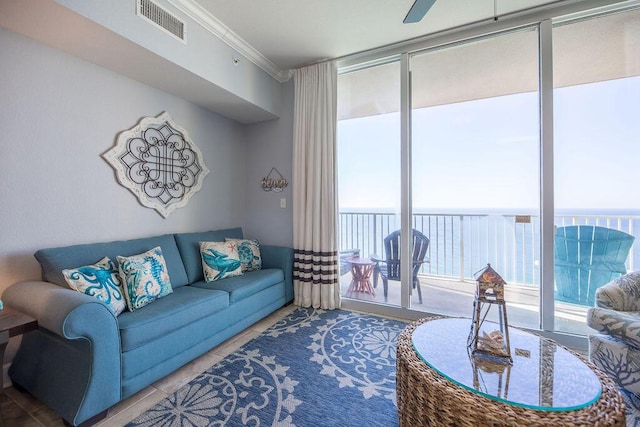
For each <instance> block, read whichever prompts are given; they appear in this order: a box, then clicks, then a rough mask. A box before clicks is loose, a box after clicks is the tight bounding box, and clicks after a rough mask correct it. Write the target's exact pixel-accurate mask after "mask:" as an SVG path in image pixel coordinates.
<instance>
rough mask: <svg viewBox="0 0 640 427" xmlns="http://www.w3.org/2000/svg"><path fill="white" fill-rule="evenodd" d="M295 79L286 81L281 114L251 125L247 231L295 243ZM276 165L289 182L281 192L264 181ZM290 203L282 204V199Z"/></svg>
mask: <svg viewBox="0 0 640 427" xmlns="http://www.w3.org/2000/svg"><path fill="white" fill-rule="evenodd" d="M293 101H294V86H293V79H292V80H290V81H289V82H287V83H283V85H282V111H281V114H280V118H279V119H277V120H271V121H268V122H262V123H257V124H253V125H250V126H247V129H246V141H247V190H246V193H247V204H246V213H245V225H244V233H245V235H247V236H254V237H255V238H257V239H258V240H259V241H261V242H268V243H271V244H277V245H284V246H292V245H293V210H292V207H293V206H292V205H293V203H292V194H293V187H294V186H295V183H294V182H293V176H292V175H293V104H294V102H293ZM272 167H275V168H276V169H277V170H278V171H279V172H280V173H281V174H282V175H283V176H284V177H285V178H286V180H287V181H288V182H289V185H288V186H287V187H286V188H285V189H284V191H282V192H280V193H274V192H271V191H263V190H262V187H261V186H260V183H261V181H262V178H263V177H264V176H266V175H267V174H268V173H269V171H270V170H271V168H272ZM281 198H284V199H285V200H286V205H287V207H286V208H284V209H282V208H281V207H280V199H281Z"/></svg>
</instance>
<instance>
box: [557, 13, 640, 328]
mask: <svg viewBox="0 0 640 427" xmlns="http://www.w3.org/2000/svg"><path fill="white" fill-rule="evenodd" d="M639 46H640V10H634V11H629V12H621V13H614V14H611V15H607V16H603V17H596V18H592V19H586V20H580V21H576V22H572V23H568V24H562V25H557V26H555V27H554V30H553V65H554V66H553V75H554V92H553V97H554V128H555V129H554V147H555V148H554V169H555V170H554V182H555V188H554V194H555V225H556V233H555V236H554V241H555V262H554V267H555V270H554V271H555V329H556V330H557V331H560V332H569V333H578V334H588V333H592V331H591V330H590V329H589V328H588V327H587V326H586V312H587V309H588V308H589V307H590V306H593V305H594V295H595V291H596V290H597V289H598V288H599V287H601V286H602V285H604V284H605V283H607V282H608V281H610V280H612V279H614V278H616V277H618V276H620V275H621V274H624V273H625V272H627V271H631V270H637V269H638V268H639V267H640V246H639V245H640V239H637V236H636V235H637V233H638V230H640V191H637V190H636V188H635V187H636V183H637V182H640V169H639V168H638V167H637V159H638V158H640V120H638V112H639V111H640V48H639Z"/></svg>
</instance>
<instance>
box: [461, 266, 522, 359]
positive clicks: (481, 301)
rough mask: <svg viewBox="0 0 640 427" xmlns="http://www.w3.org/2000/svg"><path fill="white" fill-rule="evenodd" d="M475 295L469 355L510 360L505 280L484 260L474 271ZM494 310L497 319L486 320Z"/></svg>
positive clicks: (468, 342)
mask: <svg viewBox="0 0 640 427" xmlns="http://www.w3.org/2000/svg"><path fill="white" fill-rule="evenodd" d="M474 277H475V279H476V295H475V298H474V300H473V320H472V322H471V332H470V333H469V338H468V340H467V347H468V348H469V350H470V351H471V355H472V356H486V357H489V358H491V359H492V360H494V361H495V362H498V363H507V364H511V363H512V362H513V359H512V358H511V345H510V343H509V325H508V323H507V307H506V305H505V301H504V285H505V284H506V282H505V281H504V280H503V279H502V277H500V275H499V274H498V273H497V272H496V271H495V270H494V269H493V268H491V264H487V266H486V267H485V268H483V269H482V270H480V271H478V272H477V273H476V274H475V275H474ZM496 310H497V316H498V319H497V320H498V322H497V325H496V323H493V322H489V321H486V322H485V320H486V319H487V317H488V316H489V314H490V313H492V315H493V313H495V311H496Z"/></svg>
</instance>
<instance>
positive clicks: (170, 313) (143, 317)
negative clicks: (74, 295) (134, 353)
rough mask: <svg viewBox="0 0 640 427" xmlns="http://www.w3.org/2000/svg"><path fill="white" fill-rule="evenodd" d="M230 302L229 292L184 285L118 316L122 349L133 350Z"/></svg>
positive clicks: (218, 309)
mask: <svg viewBox="0 0 640 427" xmlns="http://www.w3.org/2000/svg"><path fill="white" fill-rule="evenodd" d="M228 305H229V295H228V294H227V293H226V292H222V291H214V290H206V289H200V288H194V287H192V286H183V287H181V288H178V289H175V290H174V292H173V293H172V294H171V295H168V296H166V297H164V298H160V299H159V300H157V301H155V302H154V303H153V304H150V305H147V306H145V307H143V308H141V309H139V310H136V311H135V312H130V311H127V312H124V313H122V314H121V315H120V316H118V325H119V328H120V340H121V343H122V351H123V352H125V351H130V350H132V349H134V348H137V347H139V346H141V345H144V344H146V343H148V342H152V341H154V340H156V339H157V338H159V337H161V336H164V335H166V334H168V333H170V332H172V331H174V330H176V329H180V328H182V327H183V326H185V325H187V324H189V323H192V322H195V321H197V320H198V319H200V318H202V317H205V316H208V315H210V314H212V313H215V312H217V311H220V310H222V309H224V308H225V307H227V306H228Z"/></svg>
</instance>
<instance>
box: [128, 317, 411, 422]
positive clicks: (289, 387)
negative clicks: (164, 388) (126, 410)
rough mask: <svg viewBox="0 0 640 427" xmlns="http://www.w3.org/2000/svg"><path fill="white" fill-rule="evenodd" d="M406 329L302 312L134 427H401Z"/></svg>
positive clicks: (375, 321) (374, 319)
mask: <svg viewBox="0 0 640 427" xmlns="http://www.w3.org/2000/svg"><path fill="white" fill-rule="evenodd" d="M405 326H406V324H405V323H403V322H400V321H396V320H389V319H384V318H381V317H377V316H372V315H364V314H357V313H352V312H349V311H345V310H333V311H323V310H313V309H302V308H300V309H297V310H296V311H294V312H293V313H291V314H290V315H289V316H287V317H286V318H284V319H283V320H281V321H279V322H277V323H276V324H274V325H273V326H272V327H270V328H269V329H268V330H267V331H265V332H264V333H263V334H261V335H260V336H259V337H257V338H255V339H254V340H252V341H250V342H249V343H247V344H246V345H244V346H243V347H242V348H240V349H238V350H237V351H236V352H235V353H233V354H231V355H229V356H227V357H226V358H225V359H224V360H223V361H222V362H220V363H218V364H217V365H215V366H213V367H212V368H210V369H209V370H208V371H206V372H204V373H202V374H201V375H199V376H198V377H197V378H195V379H194V380H192V381H191V382H190V383H189V384H187V385H185V386H184V387H182V388H181V389H180V390H178V391H177V392H176V393H174V394H173V395H171V396H169V397H168V398H166V399H165V400H163V401H162V402H160V403H159V404H158V405H156V406H155V407H153V408H151V409H150V410H148V411H147V412H145V413H144V414H142V415H141V416H139V417H138V418H136V419H135V420H134V421H132V422H131V423H129V424H128V427H136V426H141V427H142V426H144V427H150V426H163V427H170V426H176V427H178V426H180V427H190V426H194V427H195V426H197V427H200V426H253V427H259V426H274V427H276V426H277V427H284V426H291V427H293V426H297V427H314V426H323V427H330V426H340V427H343V426H365V425H366V426H381V427H382V426H384V427H388V426H391V427H393V426H397V425H398V419H397V407H396V400H395V381H396V377H395V371H396V367H395V365H396V342H397V337H398V335H399V334H400V332H402V330H403V329H404V327H405Z"/></svg>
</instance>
